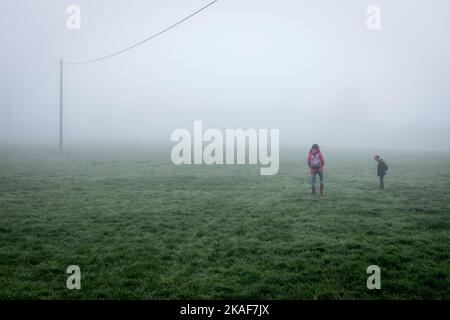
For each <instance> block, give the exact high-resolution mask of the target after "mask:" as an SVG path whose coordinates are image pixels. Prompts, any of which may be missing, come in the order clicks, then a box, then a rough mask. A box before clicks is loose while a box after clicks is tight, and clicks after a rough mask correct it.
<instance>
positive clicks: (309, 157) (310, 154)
mask: <svg viewBox="0 0 450 320" xmlns="http://www.w3.org/2000/svg"><path fill="white" fill-rule="evenodd" d="M316 154H317V155H318V156H319V159H320V169H317V170H313V169H311V159H312V157H313V156H314V155H316ZM307 162H308V167H309V172H311V173H312V172H322V171H323V167H324V166H325V159H324V157H323V155H322V153H321V152H320V151H317V150H315V149H314V150H312V151H311V152H310V153H309V154H308V160H307Z"/></svg>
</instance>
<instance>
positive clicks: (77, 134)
mask: <svg viewBox="0 0 450 320" xmlns="http://www.w3.org/2000/svg"><path fill="white" fill-rule="evenodd" d="M210 1H211V0H188V1H187V0H164V1H163V0H150V1H149V0H133V1H118V0H108V1H106V0H103V1H100V0H98V1H92V0H90V1H88V0H71V1H54V0H28V1H24V0H3V1H2V2H1V8H0V9H1V10H0V43H1V50H0V64H1V74H0V126H1V127H0V140H1V141H3V142H5V141H6V142H17V143H19V142H21V141H28V142H30V141H31V142H33V143H48V144H55V145H56V143H57V138H58V136H57V135H58V108H59V95H58V94H59V74H58V70H56V72H54V73H53V75H52V76H51V78H49V80H48V81H47V82H46V83H45V84H44V85H43V86H41V87H40V88H38V89H37V90H33V88H34V86H36V84H37V83H38V82H39V81H40V80H41V79H42V78H43V77H44V76H45V75H46V74H47V73H48V71H49V70H50V69H51V68H52V67H53V66H54V65H55V64H56V63H57V62H58V61H59V59H61V58H63V59H64V60H65V61H68V62H70V61H79V60H86V59H92V58H97V57H99V56H103V55H107V54H109V53H111V52H114V51H116V50H120V49H122V48H124V47H127V46H129V45H132V44H134V43H136V42H139V41H141V40H143V39H144V38H146V37H148V36H150V35H152V34H154V33H156V32H158V31H160V30H162V29H164V28H166V27H168V26H169V25H171V24H173V23H175V22H176V21H178V20H180V19H181V18H183V17H185V16H187V15H189V14H191V13H192V12H194V11H196V10H197V9H199V8H200V7H202V6H204V5H206V4H207V3H209V2H210ZM71 4H76V5H78V6H80V8H81V30H68V29H67V28H66V19H67V17H68V14H67V13H66V8H67V6H69V5H71ZM371 4H376V5H378V6H380V8H381V14H382V15H381V26H382V29H381V30H377V31H371V30H368V29H367V27H366V19H367V14H366V9H367V7H368V6H369V5H371ZM449 30H450V2H449V1H447V0H440V1H438V0H434V1H425V0H423V1H419V0H409V1H406V0H389V1H387V0H385V1H381V0H371V1H365V0H344V1H336V0H317V1H301V0H295V1H294V0H284V1H283V0H282V1H275V0H270V1H269V0H220V1H219V2H218V3H216V4H214V5H213V6H211V7H209V8H208V9H206V10H205V11H203V12H201V13H200V14H198V15H196V16H195V17H193V18H192V19H190V20H188V21H186V22H185V23H183V24H181V25H179V26H177V27H176V28H175V29H172V30H170V31H169V32H167V33H165V34H163V35H161V36H160V37H157V38H155V39H154V40H152V41H150V42H147V43H145V44H143V45H142V46H139V47H137V48H135V49H133V50H130V51H127V52H126V53H124V54H121V55H118V56H115V57H112V58H110V59H107V60H104V61H100V62H97V63H93V64H86V65H67V66H65V67H64V108H65V114H64V120H65V135H66V144H68V145H70V144H72V143H76V142H80V141H94V142H99V141H100V142H101V141H110V142H111V141H112V142H114V141H143V142H153V141H159V142H167V144H170V143H171V142H170V133H171V132H172V131H173V130H175V129H177V128H187V129H189V130H191V131H192V130H193V122H194V120H201V121H203V123H204V125H205V126H206V127H208V128H219V129H222V130H225V129H226V128H243V129H246V128H267V129H271V128H278V129H280V142H281V145H293V146H296V145H297V146H298V145H309V144H312V143H319V144H320V145H321V146H333V147H355V148H394V149H413V150H415V149H444V150H449V149H450V141H449V139H448V137H449V136H450V117H449V115H450V111H449V105H450V104H449V102H450V90H449V84H450V37H449V35H448V33H449ZM30 90H31V91H30ZM8 91H9V92H10V104H9V116H8V107H7V102H6V101H7V92H8Z"/></svg>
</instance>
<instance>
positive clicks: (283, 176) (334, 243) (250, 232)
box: [0, 147, 450, 299]
mask: <svg viewBox="0 0 450 320" xmlns="http://www.w3.org/2000/svg"><path fill="white" fill-rule="evenodd" d="M169 154H170V150H166V149H164V148H156V147H155V148H153V149H151V150H145V151H142V150H139V149H136V150H133V149H130V150H127V152H120V151H117V152H114V151H111V150H110V151H104V152H103V151H102V152H100V151H98V152H85V151H81V150H76V149H72V150H70V151H68V152H66V153H65V154H62V155H60V154H56V153H51V152H46V151H45V150H43V151H42V150H41V151H31V150H13V149H8V150H3V151H2V152H1V156H0V243H1V246H0V283H1V286H0V298H1V299H207V298H209V299H222V298H225V299H449V298H450V291H449V289H448V288H449V273H450V259H449V252H450V241H449V240H450V236H449V230H450V218H449V215H448V213H449V212H450V194H449V190H450V188H449V187H450V176H449V174H448V173H449V172H450V155H448V154H446V153H442V154H439V156H436V157H432V158H430V157H429V156H428V155H427V154H421V153H419V152H417V153H414V154H412V155H411V154H402V153H401V152H395V153H394V152H387V153H386V154H384V157H385V158H386V160H387V161H388V163H389V165H390V170H389V173H388V176H387V177H386V190H385V191H384V192H383V191H380V190H379V189H378V181H377V177H376V175H375V163H374V161H373V160H372V154H371V153H365V152H350V151H347V152H346V151H335V152H330V153H325V156H326V159H327V166H326V172H325V179H326V196H325V197H320V196H319V195H316V196H312V195H311V194H310V186H309V177H308V173H307V170H306V166H305V164H304V158H305V155H304V154H300V153H299V152H297V151H292V150H284V151H283V152H282V153H281V165H280V172H279V174H277V175H275V176H260V175H259V170H258V168H257V166H237V165H234V166H227V165H221V166H207V165H201V166H198V165H190V166H188V165H184V166H175V165H173V164H172V163H171V162H170V160H169ZM71 264H75V265H79V266H80V268H81V272H82V289H81V290H68V289H67V288H66V279H67V277H68V275H67V274H66V273H65V270H66V268H67V266H69V265H71ZM372 264H376V265H378V266H380V268H381V276H382V289H381V290H368V289H367V288H366V280H367V277H368V274H366V269H367V267H368V266H369V265H372Z"/></svg>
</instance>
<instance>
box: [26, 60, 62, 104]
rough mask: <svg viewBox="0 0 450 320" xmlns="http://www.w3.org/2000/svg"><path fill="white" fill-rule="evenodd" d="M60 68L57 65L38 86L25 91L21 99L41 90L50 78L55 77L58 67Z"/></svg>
mask: <svg viewBox="0 0 450 320" xmlns="http://www.w3.org/2000/svg"><path fill="white" fill-rule="evenodd" d="M58 66H59V63H57V64H55V65H54V66H53V67H52V68H51V69H50V70H49V71H48V73H47V74H46V75H45V77H43V78H42V80H41V81H39V82H37V84H36V85H35V86H33V87H31V88H29V89H28V90H23V91H22V93H21V96H20V98H22V99H23V98H26V97H28V96H30V95H32V94H33V93H34V92H36V91H37V90H38V89H39V88H41V87H42V86H43V85H44V84H45V83H46V82H47V81H48V80H49V79H50V77H51V76H52V75H53V73H54V72H55V71H56V69H57V67H58Z"/></svg>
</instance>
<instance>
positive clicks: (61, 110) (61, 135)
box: [59, 59, 63, 152]
mask: <svg viewBox="0 0 450 320" xmlns="http://www.w3.org/2000/svg"><path fill="white" fill-rule="evenodd" d="M62 151H63V59H61V60H60V61H59V152H62Z"/></svg>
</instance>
